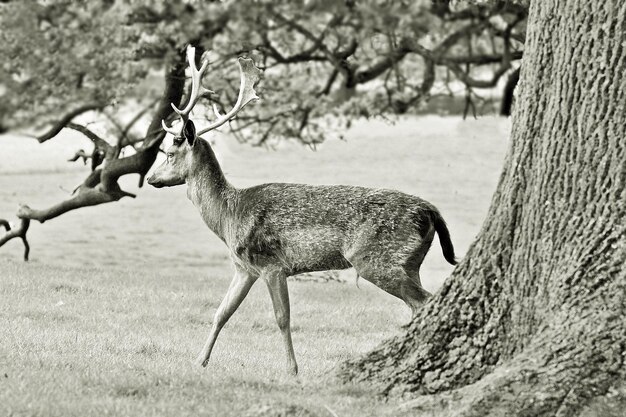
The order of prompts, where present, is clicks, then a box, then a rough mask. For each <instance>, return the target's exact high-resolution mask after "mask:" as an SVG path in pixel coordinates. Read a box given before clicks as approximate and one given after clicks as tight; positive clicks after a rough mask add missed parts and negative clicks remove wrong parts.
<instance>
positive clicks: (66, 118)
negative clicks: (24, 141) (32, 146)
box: [37, 102, 106, 143]
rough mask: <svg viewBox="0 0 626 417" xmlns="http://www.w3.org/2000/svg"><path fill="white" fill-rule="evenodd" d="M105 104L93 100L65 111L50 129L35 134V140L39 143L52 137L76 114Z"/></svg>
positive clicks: (96, 108) (97, 108) (99, 108)
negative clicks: (40, 133)
mask: <svg viewBox="0 0 626 417" xmlns="http://www.w3.org/2000/svg"><path fill="white" fill-rule="evenodd" d="M105 106H106V104H104V103H100V102H94V103H87V104H84V105H82V106H80V107H78V108H76V109H74V110H72V111H70V112H69V113H67V114H66V115H65V116H63V117H62V118H61V119H60V120H58V121H57V122H55V123H54V125H53V126H52V127H51V128H50V130H48V131H47V132H46V133H44V134H42V135H40V136H37V141H38V142H39V143H43V142H45V141H47V140H50V139H52V138H53V137H55V136H56V135H58V134H59V132H60V131H61V130H62V129H63V128H64V127H65V126H67V124H68V123H69V122H71V121H72V119H74V118H75V117H76V116H79V115H81V114H83V113H87V112H88V111H91V110H101V109H103V108H104V107H105Z"/></svg>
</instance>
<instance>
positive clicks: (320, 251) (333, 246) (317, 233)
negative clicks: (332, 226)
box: [235, 228, 351, 274]
mask: <svg viewBox="0 0 626 417" xmlns="http://www.w3.org/2000/svg"><path fill="white" fill-rule="evenodd" d="M342 243H343V237H342V236H341V235H340V234H337V233H333V231H329V230H324V229H319V228H314V229H300V230H291V231H289V232H287V233H281V234H278V235H268V234H264V235H262V236H258V235H257V236H256V237H255V238H254V239H251V240H249V241H248V242H246V244H245V245H241V246H239V247H238V248H237V249H236V251H235V255H236V257H237V258H238V259H239V260H240V261H241V262H243V263H246V264H250V265H251V266H253V267H255V268H264V267H280V268H282V269H284V270H285V271H286V272H288V273H289V274H297V273H302V272H313V271H326V270H329V269H345V268H350V267H351V265H350V263H349V262H348V261H347V260H346V258H345V257H344V256H343V254H342V252H341V247H342Z"/></svg>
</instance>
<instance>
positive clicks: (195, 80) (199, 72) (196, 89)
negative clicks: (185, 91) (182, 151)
mask: <svg viewBox="0 0 626 417" xmlns="http://www.w3.org/2000/svg"><path fill="white" fill-rule="evenodd" d="M187 62H189V69H190V70H191V93H190V94H189V101H187V105H186V106H185V108H184V109H182V110H180V109H179V108H178V107H176V105H174V103H171V106H172V108H173V109H174V111H175V112H176V113H178V115H179V116H180V117H181V118H182V119H183V120H186V119H187V118H188V117H189V113H191V110H192V109H193V108H194V106H195V105H196V103H197V102H198V99H200V97H202V96H203V95H204V94H207V93H212V92H213V91H211V90H208V89H206V88H204V87H203V86H202V76H203V75H204V72H205V71H206V69H207V68H208V66H209V61H208V60H206V59H203V60H202V66H200V69H198V68H197V67H196V48H195V47H193V46H191V45H189V46H188V47H187ZM161 125H162V126H163V130H165V131H166V132H168V133H171V134H172V135H175V136H176V135H178V134H179V133H180V132H178V131H177V130H176V129H173V128H171V127H169V126H168V125H167V124H166V123H165V120H161Z"/></svg>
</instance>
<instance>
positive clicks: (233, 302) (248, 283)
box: [198, 271, 257, 367]
mask: <svg viewBox="0 0 626 417" xmlns="http://www.w3.org/2000/svg"><path fill="white" fill-rule="evenodd" d="M256 279H257V277H255V276H253V275H251V274H249V273H247V272H244V271H237V272H236V273H235V276H234V278H233V280H232V281H231V283H230V286H229V288H228V291H227V292H226V295H225V296H224V299H223V300H222V302H221V303H220V305H219V307H218V308H217V311H216V312H215V317H214V318H213V324H212V325H211V331H210V332H209V337H208V339H207V341H206V343H205V345H204V348H203V349H202V352H201V353H200V356H198V362H199V363H200V364H202V366H205V367H206V366H207V364H208V363H209V357H210V356H211V351H212V350H213V346H214V345H215V341H216V340H217V336H218V335H219V333H220V331H221V330H222V328H223V327H224V325H225V324H226V322H228V320H229V319H230V317H231V316H232V315H233V313H234V312H235V311H237V308H239V306H240V305H241V302H242V301H243V299H244V298H246V295H248V291H250V288H252V284H254V282H255V281H256Z"/></svg>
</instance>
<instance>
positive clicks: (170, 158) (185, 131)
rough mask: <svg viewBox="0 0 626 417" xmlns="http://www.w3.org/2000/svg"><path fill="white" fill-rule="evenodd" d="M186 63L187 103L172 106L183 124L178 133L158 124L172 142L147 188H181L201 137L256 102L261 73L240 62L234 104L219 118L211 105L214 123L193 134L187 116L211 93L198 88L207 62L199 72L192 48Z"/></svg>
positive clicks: (193, 130)
mask: <svg viewBox="0 0 626 417" xmlns="http://www.w3.org/2000/svg"><path fill="white" fill-rule="evenodd" d="M187 61H188V62H189V68H190V70H191V91H190V93H189V100H188V102H187V105H186V106H185V107H184V108H183V109H182V110H180V109H178V108H177V107H176V106H175V105H174V104H172V108H173V109H174V111H175V112H176V113H177V114H178V115H179V116H180V118H181V120H182V128H181V130H180V131H178V130H176V129H173V128H172V127H169V126H168V125H167V124H166V123H165V121H164V120H162V121H161V124H162V126H163V129H164V130H165V131H166V132H168V133H170V134H172V135H174V142H173V144H172V146H171V147H170V148H168V149H167V151H166V156H167V159H166V160H165V162H163V164H162V165H160V166H159V167H158V168H157V169H156V170H155V171H154V173H153V174H152V176H151V177H150V178H148V184H150V185H152V186H154V187H157V188H160V187H171V186H174V185H181V184H184V183H185V182H186V179H187V177H188V176H189V171H190V167H191V165H192V161H193V151H194V149H196V148H198V147H197V146H195V145H196V142H197V141H198V140H202V139H200V136H201V135H203V134H205V133H208V132H210V131H211V130H214V129H217V128H218V127H220V126H222V125H223V124H225V123H226V122H228V121H230V120H232V119H234V118H235V116H236V115H237V113H239V111H241V109H243V108H244V107H245V106H246V104H248V103H250V102H251V101H255V100H257V99H258V98H259V97H258V96H257V95H256V92H255V91H254V86H255V85H256V83H257V82H258V81H259V79H260V78H261V70H259V69H258V68H257V67H256V66H255V65H254V62H253V61H252V60H251V59H248V58H239V59H238V60H237V64H238V66H239V72H240V74H241V83H240V86H239V95H238V96H237V102H236V103H235V105H234V106H233V108H232V109H231V110H230V111H229V112H227V113H226V114H221V113H220V112H219V110H218V108H217V106H216V105H215V104H213V112H214V113H215V116H216V120H215V121H214V122H213V123H211V124H209V125H208V126H207V127H205V128H204V129H202V130H200V131H199V132H196V127H195V125H194V123H193V121H191V120H190V119H189V115H190V113H191V110H192V109H193V108H194V106H195V105H196V103H197V102H198V100H199V99H200V97H202V96H203V95H204V94H207V93H210V92H211V91H210V90H207V89H206V88H204V87H203V86H202V85H201V81H202V76H203V75H204V72H205V71H206V69H207V68H208V60H207V59H206V58H204V59H203V61H202V65H201V67H200V68H199V69H198V68H197V67H196V65H195V48H194V47H192V46H189V47H187ZM205 144H206V145H205V146H209V145H208V142H205ZM209 147H210V146H209Z"/></svg>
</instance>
